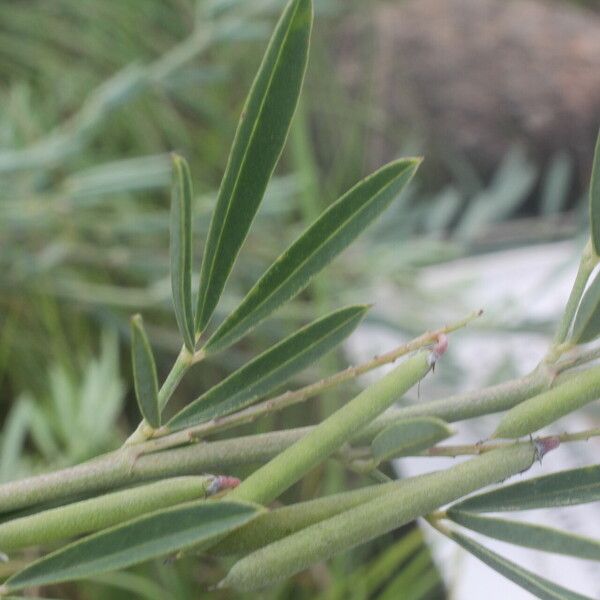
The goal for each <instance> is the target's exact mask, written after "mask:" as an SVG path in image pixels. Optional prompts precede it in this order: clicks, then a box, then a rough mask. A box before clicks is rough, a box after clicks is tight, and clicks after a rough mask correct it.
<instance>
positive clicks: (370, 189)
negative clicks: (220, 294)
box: [205, 159, 420, 352]
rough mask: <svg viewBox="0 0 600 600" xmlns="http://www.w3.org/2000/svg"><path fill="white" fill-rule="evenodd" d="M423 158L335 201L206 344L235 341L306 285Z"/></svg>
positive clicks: (383, 172) (212, 347)
mask: <svg viewBox="0 0 600 600" xmlns="http://www.w3.org/2000/svg"><path fill="white" fill-rule="evenodd" d="M419 162H420V161H419V159H403V160H398V161H395V162H393V163H390V164H388V165H386V166H385V167H383V168H381V169H380V170H379V171H376V172H375V173H373V174H372V175H371V176H369V177H367V178H366V179H364V180H363V181H361V182H360V183H358V184H357V185H356V186H355V187H353V188H352V189H351V190H350V191H348V192H347V193H346V194H345V195H343V196H342V197H341V198H340V199H339V200H337V201H336V202H335V203H334V204H332V205H331V206H330V207H329V208H328V209H327V210H326V211H325V212H324V213H323V214H322V215H321V216H320V217H319V218H318V219H317V220H316V221H315V222H314V223H313V224H312V225H311V226H310V227H309V228H308V229H307V230H306V231H305V232H304V233H303V234H302V235H301V236H300V237H299V238H298V239H297V240H296V241H295V242H294V243H293V244H292V245H291V246H290V247H289V248H288V249H287V250H286V251H285V252H284V253H283V254H282V255H281V256H280V257H279V258H278V259H277V260H276V261H275V262H274V263H273V265H272V266H271V267H270V268H269V269H268V270H267V272H266V273H265V274H264V275H263V276H262V277H261V278H260V279H259V281H258V282H257V283H256V284H255V285H254V287H253V288H252V289H251V290H250V292H249V293H248V295H247V296H246V297H245V298H244V300H243V301H242V303H241V304H240V306H239V307H238V308H237V309H236V310H235V311H234V312H233V313H232V314H231V315H230V316H229V317H227V319H226V320H225V321H223V323H222V324H221V325H220V326H219V328H218V329H217V331H215V333H214V334H213V336H212V337H211V338H210V339H209V341H208V343H207V344H206V346H205V350H206V352H216V351H217V350H221V349H223V348H224V347H226V346H227V345H229V344H231V343H232V342H234V341H235V340H237V339H238V338H240V337H241V336H242V335H244V333H246V332H247V331H248V330H250V329H251V328H252V327H254V326H255V325H256V324H257V323H258V322H259V321H261V320H262V319H264V318H265V317H266V316H268V315H269V314H270V313H271V312H273V311H274V310H275V309H276V308H277V307H278V306H280V305H281V304H282V303H283V302H286V301H287V300H289V299H290V298H292V297H293V296H295V295H296V294H297V293H298V292H299V291H300V290H302V289H303V288H304V287H305V286H306V285H307V284H308V282H309V281H310V279H311V278H312V277H313V276H314V275H316V274H317V273H318V272H319V271H321V269H323V268H324V267H325V266H326V265H327V264H328V263H329V262H330V261H331V260H333V259H334V258H335V257H336V256H337V255H338V254H339V253H340V252H341V251H342V250H344V249H345V248H346V247H347V246H348V245H349V244H350V243H351V242H352V241H354V240H355V239H356V237H357V236H358V235H359V234H360V233H361V232H362V231H363V230H364V229H365V228H366V227H367V226H368V225H369V224H370V223H371V222H372V221H373V220H374V219H375V218H376V217H377V216H378V215H380V214H381V213H382V212H383V211H384V210H385V208H387V206H388V205H389V204H390V203H391V202H392V200H393V199H394V198H396V197H397V196H398V194H399V193H400V192H401V191H402V189H403V188H404V186H405V185H406V184H407V183H408V181H409V180H410V178H411V177H412V176H413V174H414V172H415V171H416V169H417V167H418V165H419Z"/></svg>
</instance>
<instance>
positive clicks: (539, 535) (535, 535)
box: [448, 509, 600, 561]
mask: <svg viewBox="0 0 600 600" xmlns="http://www.w3.org/2000/svg"><path fill="white" fill-rule="evenodd" d="M448 517H449V518H450V519H452V520H453V521H454V522H455V523H458V524H459V525H462V526H463V527H467V528H469V529H472V530H473V531H477V532H478V533H482V534H484V535H487V536H489V537H493V538H496V539H497V540H502V541H503V542H509V543H510V544H516V545H517V546H525V547H526V548H536V549H537V550H542V551H544V552H554V553H556V554H566V555H569V556H576V557H577V558H585V559H588V560H597V561H600V542H599V541H597V540H593V539H591V538H586V537H583V536H580V535H575V534H573V533H569V532H567V531H560V530H559V529H553V528H551V527H544V526H543V525H535V524H532V523H523V522H522V521H509V520H507V519H497V518H492V517H482V516H480V515H477V514H473V513H468V512H463V511H460V510H454V509H450V510H449V511H448Z"/></svg>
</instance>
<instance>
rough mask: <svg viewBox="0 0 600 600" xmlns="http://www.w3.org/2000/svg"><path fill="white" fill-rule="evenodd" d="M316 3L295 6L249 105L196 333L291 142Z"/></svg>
mask: <svg viewBox="0 0 600 600" xmlns="http://www.w3.org/2000/svg"><path fill="white" fill-rule="evenodd" d="M311 27H312V2H311V0H290V2H289V3H288V5H287V7H286V9H285V11H284V12H283V14H282V16H281V19H280V20H279V23H278V24H277V27H276V29H275V32H274V33H273V36H272V38H271V41H270V42H269V47H268V48H267V51H266V53H265V56H264V58H263V61H262V64H261V66H260V68H259V70H258V73H257V75H256V78H255V80H254V83H253V84H252V89H251V90H250V94H249V95H248V99H247V100H246V104H245V106H244V109H243V111H242V116H241V118H240V122H239V125H238V129H237V132H236V134H235V139H234V141H233V146H232V148H231V153H230V155H229V162H228V164H227V168H226V170H225V174H224V176H223V181H222V183H221V188H220V190H219V197H218V199H217V205H216V207H215V211H214V213H213V217H212V221H211V225H210V230H209V233H208V240H207V242H206V248H205V250H204V257H203V261H202V269H201V274H200V291H199V296H198V310H197V314H196V331H202V330H204V328H205V327H206V325H207V323H208V321H209V320H210V317H211V316H212V314H213V312H214V309H215V307H216V305H217V302H218V301H219V298H220V296H221V293H222V291H223V288H224V287H225V282H226V281H227V278H228V277H229V273H230V272H231V269H232V268H233V264H234V262H235V259H236V257H237V255H238V253H239V251H240V248H241V246H242V243H243V242H244V240H245V238H246V235H247V233H248V230H249V229H250V225H251V224H252V220H253V219H254V216H255V215H256V211H257V210H258V207H259V205H260V202H261V200H262V197H263V195H264V192H265V188H266V187H267V183H268V181H269V179H270V177H271V174H272V173H273V169H274V168H275V164H276V163H277V160H278V159H279V155H280V154H281V150H282V148H283V144H284V142H285V139H286V137H287V133H288V130H289V126H290V121H291V119H292V115H293V114H294V110H295V109H296V104H297V102H298V96H299V94H300V88H301V87H302V80H303V78H304V72H305V70H306V62H307V59H308V46H309V40H310V31H311Z"/></svg>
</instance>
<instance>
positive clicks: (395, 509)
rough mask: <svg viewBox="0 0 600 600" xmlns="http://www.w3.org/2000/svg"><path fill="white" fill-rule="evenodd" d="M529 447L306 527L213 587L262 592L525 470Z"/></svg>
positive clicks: (531, 453)
mask: <svg viewBox="0 0 600 600" xmlns="http://www.w3.org/2000/svg"><path fill="white" fill-rule="evenodd" d="M535 459H536V448H535V446H534V445H533V444H530V443H527V444H518V445H514V446H511V447H508V448H503V449H501V450H496V451H494V452H488V453H486V454H483V455H481V456H478V457H476V458H473V459H471V460H469V461H467V462H465V463H462V464H459V465H456V466H454V467H451V468H450V469H447V470H445V471H438V472H436V473H431V474H428V475H425V476H422V477H420V478H418V479H415V480H412V481H411V484H410V485H407V486H403V487H401V488H400V489H398V490H395V491H392V492H389V493H387V494H385V495H383V496H381V497H379V498H375V499H374V500H371V501H369V502H367V503H365V504H361V505H359V506H357V507H355V508H352V509H350V510H347V511H345V512H342V513H340V514H339V515H336V516H335V517H332V518H330V519H326V520H324V521H321V522H319V523H316V524H315V525H311V526H309V527H307V528H305V529H302V530H300V531H299V532H297V533H295V534H292V535H290V536H288V537H286V538H283V539H281V540H279V541H277V542H274V543H272V544H269V545H268V546H266V547H264V548H262V549H260V550H257V551H256V552H254V553H252V554H250V555H249V556H247V557H246V558H243V559H242V560H240V561H239V562H237V563H236V564H235V565H234V566H233V568H232V569H231V571H230V572H229V574H228V575H227V577H226V578H225V579H224V580H223V581H222V582H221V584H220V585H219V587H227V588H234V589H235V590H238V591H241V590H244V591H249V590H255V589H260V588H264V587H266V586H268V585H272V584H274V583H276V582H279V581H281V580H284V579H287V578H288V577H290V576H291V575H293V574H294V573H297V572H299V571H301V570H303V569H306V568H307V567H309V566H310V565H312V564H314V563H316V562H320V561H322V560H326V559H328V558H330V557H331V556H333V555H334V554H338V553H339V552H343V551H345V550H349V549H350V548H353V547H354V546H356V545H358V544H362V543H365V542H367V541H369V540H372V539H373V538H376V537H378V536H380V535H383V534H385V533H387V532H389V531H392V530H393V529H397V528H398V527H401V526H402V525H405V524H406V523H409V522H410V521H412V520H413V519H416V518H417V517H419V516H422V515H425V514H428V513H430V512H432V511H433V510H435V509H437V508H438V507H440V506H442V505H444V504H447V503H448V502H452V501H454V500H457V499H458V498H461V497H462V496H464V495H466V494H469V493H471V492H473V491H475V490H478V489H480V488H482V487H485V486H487V485H490V484H491V483H495V482H497V481H502V480H504V479H506V478H507V477H510V476H512V475H515V474H517V473H519V472H521V471H524V470H527V469H528V468H529V467H530V466H531V465H532V464H533V462H534V460H535Z"/></svg>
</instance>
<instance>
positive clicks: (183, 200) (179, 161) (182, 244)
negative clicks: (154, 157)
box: [170, 154, 195, 353]
mask: <svg viewBox="0 0 600 600" xmlns="http://www.w3.org/2000/svg"><path fill="white" fill-rule="evenodd" d="M170 234H171V247H170V257H171V289H172V290H173V307H174V308H175V317H176V319H177V325H178V327H179V331H180V332H181V335H182V337H183V341H184V343H185V347H186V348H187V349H188V350H189V352H191V353H193V352H194V345H195V340H194V312H193V308H192V178H191V177H190V170H189V167H188V164H187V162H186V161H185V159H184V158H182V157H181V156H177V155H176V154H175V155H173V183H172V191H171V231H170Z"/></svg>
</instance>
